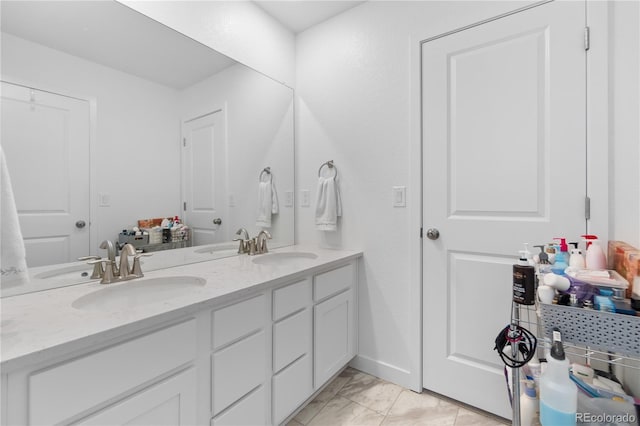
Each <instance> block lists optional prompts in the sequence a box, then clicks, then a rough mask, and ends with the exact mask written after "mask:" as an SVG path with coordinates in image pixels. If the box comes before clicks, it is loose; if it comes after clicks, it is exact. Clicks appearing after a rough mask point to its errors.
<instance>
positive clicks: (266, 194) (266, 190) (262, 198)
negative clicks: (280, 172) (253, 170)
mask: <svg viewBox="0 0 640 426" xmlns="http://www.w3.org/2000/svg"><path fill="white" fill-rule="evenodd" d="M277 213H278V193H277V191H276V186H275V184H274V183H273V181H271V180H270V181H269V182H260V184H259V185H258V219H257V220H256V225H257V226H260V227H262V228H271V215H274V214H277Z"/></svg>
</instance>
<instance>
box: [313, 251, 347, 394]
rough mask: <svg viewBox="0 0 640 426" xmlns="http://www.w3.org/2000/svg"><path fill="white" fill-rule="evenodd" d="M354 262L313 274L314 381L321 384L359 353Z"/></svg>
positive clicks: (317, 384) (317, 385) (318, 384)
mask: <svg viewBox="0 0 640 426" xmlns="http://www.w3.org/2000/svg"><path fill="white" fill-rule="evenodd" d="M355 279H356V268H355V264H353V263H350V264H348V265H345V266H342V267H340V268H337V269H334V270H331V271H328V272H325V273H322V274H318V275H316V276H315V277H314V282H313V294H314V300H315V303H316V305H315V306H314V308H313V309H314V311H313V315H314V320H313V321H314V331H313V335H314V382H315V383H316V387H319V386H321V385H322V384H324V383H325V382H326V381H327V380H329V379H330V378H331V377H332V376H333V375H334V374H336V373H337V372H338V371H340V369H342V368H343V367H344V366H345V365H346V364H347V363H348V362H349V361H350V360H351V359H352V358H353V357H354V356H355V353H356V307H355Z"/></svg>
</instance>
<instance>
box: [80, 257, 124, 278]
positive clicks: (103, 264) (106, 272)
mask: <svg viewBox="0 0 640 426" xmlns="http://www.w3.org/2000/svg"><path fill="white" fill-rule="evenodd" d="M87 263H88V264H90V265H97V267H98V268H100V269H101V270H102V279H101V280H100V284H111V283H113V282H116V281H118V277H116V276H115V275H114V274H113V265H114V263H115V262H114V261H113V260H109V259H96V260H90V261H89V262H87ZM94 271H95V266H94ZM92 276H93V275H92Z"/></svg>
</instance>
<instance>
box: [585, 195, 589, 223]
mask: <svg viewBox="0 0 640 426" xmlns="http://www.w3.org/2000/svg"><path fill="white" fill-rule="evenodd" d="M584 218H585V219H586V220H590V219H591V198H589V197H584Z"/></svg>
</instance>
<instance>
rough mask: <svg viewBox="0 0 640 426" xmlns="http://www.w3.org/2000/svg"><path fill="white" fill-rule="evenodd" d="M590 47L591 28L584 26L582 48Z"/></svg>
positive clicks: (587, 48)
mask: <svg viewBox="0 0 640 426" xmlns="http://www.w3.org/2000/svg"><path fill="white" fill-rule="evenodd" d="M590 47H591V30H590V29H589V27H584V50H589V48H590Z"/></svg>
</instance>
